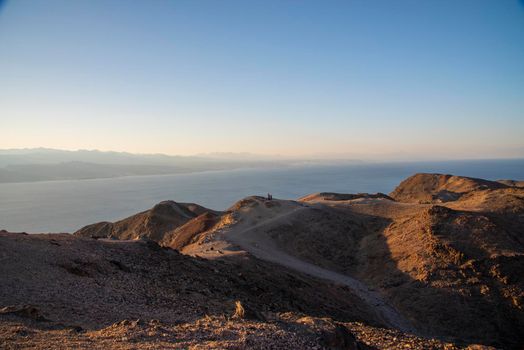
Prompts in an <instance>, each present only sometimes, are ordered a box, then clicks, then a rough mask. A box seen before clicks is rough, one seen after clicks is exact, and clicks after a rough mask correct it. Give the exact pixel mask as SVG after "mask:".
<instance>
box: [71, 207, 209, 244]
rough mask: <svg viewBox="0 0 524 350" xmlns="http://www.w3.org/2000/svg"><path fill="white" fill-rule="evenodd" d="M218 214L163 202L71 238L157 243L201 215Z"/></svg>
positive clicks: (80, 231)
mask: <svg viewBox="0 0 524 350" xmlns="http://www.w3.org/2000/svg"><path fill="white" fill-rule="evenodd" d="M205 213H209V214H210V215H217V214H218V212H216V211H214V210H211V209H207V208H204V207H202V206H200V205H198V204H194V203H177V202H174V201H164V202H160V203H158V204H157V205H155V206H154V207H153V208H151V209H149V210H146V211H143V212H141V213H138V214H135V215H132V216H130V217H128V218H126V219H123V220H120V221H117V222H114V223H112V222H99V223H96V224H92V225H88V226H85V227H83V228H81V229H80V230H78V231H76V232H75V233H74V234H75V236H79V237H92V238H114V239H121V240H125V239H140V238H148V239H151V240H153V241H157V242H160V241H161V240H162V239H163V238H164V236H165V235H166V234H168V233H169V232H170V231H173V230H175V229H177V228H178V227H180V226H182V225H184V224H185V223H187V222H188V221H190V220H191V219H194V218H196V217H198V216H200V215H202V214H205Z"/></svg>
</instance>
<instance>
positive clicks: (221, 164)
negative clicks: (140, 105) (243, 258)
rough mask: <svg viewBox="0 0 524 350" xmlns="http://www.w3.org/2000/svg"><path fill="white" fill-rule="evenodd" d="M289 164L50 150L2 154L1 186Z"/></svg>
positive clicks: (26, 150) (42, 149)
mask: <svg viewBox="0 0 524 350" xmlns="http://www.w3.org/2000/svg"><path fill="white" fill-rule="evenodd" d="M285 164H287V163H286V162H285V161H274V160H270V159H249V157H246V156H242V157H234V156H233V154H230V157H228V156H226V155H224V156H221V157H213V156H208V157H204V156H169V155H165V154H132V153H126V152H102V151H97V150H78V151H64V150H56V149H47V148H34V149H8V150H0V182H25V181H46V180H64V179H94V178H108V177H118V176H132V175H161V174H176V173H187V172H196V171H205V170H222V169H235V168H248V167H264V166H276V165H278V166H283V165H285Z"/></svg>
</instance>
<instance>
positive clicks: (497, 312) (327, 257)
mask: <svg viewBox="0 0 524 350" xmlns="http://www.w3.org/2000/svg"><path fill="white" fill-rule="evenodd" d="M515 183H517V182H508V181H504V183H501V182H493V181H487V180H481V179H473V178H466V177H459V176H452V175H440V174H417V175H414V176H412V177H410V178H408V179H406V180H405V181H403V182H402V183H401V184H400V185H399V186H398V187H397V188H396V189H395V190H394V191H393V192H392V193H391V194H390V195H389V196H388V195H385V194H380V193H378V194H338V193H330V192H322V193H315V194H311V195H307V196H304V197H302V198H300V199H299V200H283V199H272V200H268V199H266V198H264V197H258V196H252V197H247V198H245V199H242V200H240V201H238V202H237V203H236V204H235V205H233V206H232V207H231V208H229V209H228V210H227V211H225V212H216V211H212V210H209V209H206V208H204V207H201V206H198V205H195V204H187V203H176V202H173V201H166V202H162V203H159V204H158V205H156V206H155V207H154V208H152V209H150V210H147V211H144V212H142V213H139V214H136V215H134V216H131V217H129V218H127V219H123V220H121V221H118V222H115V223H98V224H94V225H90V226H87V227H84V228H82V229H80V230H79V231H77V232H76V233H75V235H73V236H70V235H21V234H10V233H5V232H4V233H3V234H1V235H0V247H2V251H5V253H4V257H5V259H3V261H6V262H7V263H6V264H3V266H1V267H0V272H1V273H2V276H12V277H10V278H8V279H7V280H6V281H7V282H6V283H5V284H3V285H2V286H1V287H0V300H1V301H2V305H0V307H2V306H4V307H8V309H5V310H4V311H5V312H4V316H2V317H4V319H5V320H4V321H2V322H3V323H2V325H3V326H2V327H3V328H0V331H2V332H4V333H6V332H7V333H6V334H8V336H10V337H11V338H12V339H18V340H17V341H20V342H21V341H22V340H20V339H21V338H20V337H19V336H18V335H17V334H14V333H13V332H14V331H13V327H15V326H16V327H25V328H23V330H24V331H23V332H35V334H37V335H38V336H39V337H40V338H41V339H48V338H46V337H50V336H51V335H52V334H54V336H56V337H61V339H62V338H65V339H67V341H70V342H77V341H78V342H82V341H85V339H86V337H91V338H92V339H97V340H96V341H98V342H101V341H102V339H106V341H109V342H110V341H115V339H117V338H118V337H120V335H121V334H124V335H125V337H126V338H128V337H129V335H130V334H153V335H152V336H151V338H147V337H146V336H145V335H144V336H140V337H138V338H136V337H135V338H133V339H134V340H133V341H134V342H135V344H139V345H140V346H146V345H147V344H149V343H147V342H148V341H153V339H158V332H160V333H161V332H164V333H165V334H167V336H166V337H167V338H166V339H174V338H178V337H181V338H183V339H185V340H184V341H185V343H184V342H182V343H181V344H185V345H186V347H187V346H188V345H191V344H195V343H201V342H206V343H205V344H207V347H213V346H215V347H217V348H235V347H238V346H244V347H255V348H257V347H258V348H267V347H273V348H297V347H299V348H315V347H319V348H361V349H364V348H367V347H369V346H373V347H375V348H405V347H412V348H420V349H425V348H450V349H453V348H455V347H456V346H463V345H466V344H470V343H480V344H485V345H492V346H496V347H502V348H508V349H512V348H515V349H518V348H519V347H520V345H521V344H523V343H524V338H523V334H524V332H523V330H524V310H523V308H524V277H523V276H524V274H523V273H522V272H523V271H524V237H523V232H524V231H523V228H524V188H521V187H518V186H516V185H514V184H515ZM92 238H96V239H92ZM108 238H111V239H108ZM155 242H156V243H155ZM157 244H158V245H157ZM180 253H182V254H180ZM22 256H31V257H32V259H31V260H28V259H23V258H22ZM20 276H21V277H20ZM49 281H57V282H56V283H49ZM237 300H239V301H241V305H243V307H242V306H241V307H240V309H241V311H239V307H238V306H237V311H236V314H239V313H240V314H243V313H244V312H245V314H246V315H250V316H249V317H248V318H247V319H246V318H241V317H240V318H238V317H237V318H235V319H232V320H229V321H227V322H226V320H227V318H224V317H226V316H224V315H231V314H232V312H233V309H234V307H235V306H234V305H235V301H237ZM21 304H24V305H25V304H31V305H36V306H35V307H37V309H38V316H36V318H35V317H33V316H31V317H33V318H31V321H30V323H29V324H28V323H27V322H26V321H23V320H21V318H20V317H21V316H20V315H26V314H27V313H29V314H31V315H33V314H34V312H32V311H31V310H29V311H27V310H26V309H20V307H19V306H20V305H21ZM17 305H18V306H17ZM86 305H89V306H86ZM16 307H19V309H16ZM13 308H14V309H13ZM9 310H11V311H9ZM17 310H18V311H17ZM24 310H25V311H24ZM30 311H31V312H30ZM35 312H36V311H35ZM1 315H2V313H1V312H0V316H1ZM206 315H208V316H206ZM40 316H41V317H42V318H43V319H45V320H46V321H43V319H40V321H38V320H37V319H38V317H40ZM24 317H25V316H24ZM22 318H23V317H22ZM126 318H127V319H130V318H131V319H133V318H141V319H144V320H146V321H147V322H145V323H143V322H142V323H141V324H139V323H129V322H128V323H121V322H120V321H121V320H123V319H126ZM151 319H154V320H156V321H155V322H158V323H153V324H152V323H151V321H149V320H151ZM6 320H7V321H6ZM356 321H358V322H361V323H355V322H356ZM24 322H25V323H24ZM31 322H32V323H31ZM42 322H43V323H42ZM45 322H47V323H45ZM56 323H59V324H62V325H63V326H61V327H62V328H56V327H57V326H56ZM35 324H38V327H40V328H38V329H39V330H38V331H35V329H36V328H34V327H36V326H35ZM73 324H77V325H79V326H80V327H81V328H82V330H83V331H82V332H80V333H78V334H76V333H75V334H74V335H71V332H70V331H69V330H68V331H66V330H67V329H70V328H71V325H73ZM64 325H66V326H64ZM44 326H45V327H44ZM46 327H47V328H46ZM49 327H55V328H53V329H55V331H50V330H49ZM68 327H69V328H68ZM104 327H105V328H104ZM155 327H156V328H155ZM245 327H252V328H251V329H252V332H253V333H251V334H257V335H259V336H260V337H264V336H267V337H268V338H267V342H262V343H260V339H259V338H257V337H256V336H255V337H251V338H250V337H249V336H247V335H242V334H246V333H242V332H245V330H246V328H245ZM377 327H378V328H377ZM380 327H382V328H380ZM159 328H161V329H162V331H157V330H158V329H159ZM387 329H389V330H387ZM9 332H11V333H9ZM53 332H55V333H53ZM155 332H156V333H155ZM15 333H16V332H15ZM65 333H67V335H64V334H65ZM188 334H190V335H188ZM210 334H212V335H210ZM104 337H105V338H104ZM169 337H171V338H169ZM173 337H174V338H173ZM184 337H185V338H184ZM199 337H201V338H199ZM242 337H244V338H242ZM128 339H129V338H128ZM148 339H149V340H148ZM202 339H204V340H202ZM242 339H243V340H242ZM256 339H258V340H256ZM286 339H287V340H289V339H293V340H292V343H289V342H288V341H287V340H286ZM436 339H438V340H436ZM257 341H258V343H257ZM213 342H215V343H213ZM249 342H253V343H249ZM445 342H446V343H447V344H445ZM349 343H351V344H352V345H348V344H349ZM20 344H22V343H20ZM27 344H32V343H30V342H29V343H27ZM71 344H72V343H71ZM126 344H127V343H126ZM170 344H171V343H170ZM249 344H251V345H252V346H249ZM366 344H367V345H366ZM33 345H34V343H33ZM126 346H128V345H124V346H123V347H126ZM350 346H352V347H350ZM166 347H167V346H166ZM172 347H175V348H176V346H172ZM180 347H182V348H183V346H182V345H181V346H180Z"/></svg>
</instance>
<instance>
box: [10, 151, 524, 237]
mask: <svg viewBox="0 0 524 350" xmlns="http://www.w3.org/2000/svg"><path fill="white" fill-rule="evenodd" d="M416 172H439V173H449V174H454V175H463V176H470V177H479V178H485V179H491V180H497V179H520V180H524V159H521V160H492V161H490V160H483V161H448V162H427V163H422V162H417V163H389V164H365V165H345V166H322V167H320V166H307V167H306V166H304V167H292V168H285V169H284V168H281V169H264V170H261V169H243V170H231V171H213V172H202V173H195V174H180V175H159V176H137V177H123V178H112V179H97V180H74V181H50V182H33V183H14V184H13V183H11V184H0V229H6V230H8V231H25V232H73V231H75V230H77V229H79V228H80V227H82V226H84V225H87V224H91V223H94V222H97V221H102V220H108V221H113V220H117V219H121V218H124V217H126V216H129V215H132V214H134V213H137V212H139V211H142V210H145V209H148V208H150V207H152V206H153V205H154V204H156V203H158V202H160V201H162V200H166V199H172V200H175V201H180V202H194V203H198V204H201V205H204V206H206V207H209V208H212V209H218V210H221V209H226V208H227V207H229V206H230V205H231V204H233V203H234V202H236V201H237V200H239V199H241V198H243V197H246V196H249V195H265V194H266V193H268V192H271V193H272V194H273V196H274V197H276V198H290V199H294V198H298V197H300V196H303V195H306V194H308V193H312V192H321V191H325V192H328V191H329V192H344V193H356V192H373V193H375V192H384V193H388V192H390V191H392V190H393V189H394V188H395V186H396V185H397V184H398V183H399V182H400V181H401V180H402V179H404V178H406V177H407V176H409V175H412V174H414V173H416Z"/></svg>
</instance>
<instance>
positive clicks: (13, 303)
mask: <svg viewBox="0 0 524 350" xmlns="http://www.w3.org/2000/svg"><path fill="white" fill-rule="evenodd" d="M0 252H1V255H0V258H1V261H2V264H0V276H2V283H1V284H0V347H1V348H8V349H10V348H12V349H19V348H28V347H30V348H37V349H55V348H56V349H58V348H86V349H87V348H99V349H107V348H117V349H139V348H173V349H187V348H194V349H198V348H201V349H204V348H216V349H239V348H240V349H243V348H255V349H267V348H274V349H293V348H300V349H324V348H326V349H327V348H332V349H335V348H348V349H367V348H368V347H366V346H365V345H364V343H368V344H371V345H373V346H377V347H378V348H384V347H385V346H402V347H404V346H409V347H411V348H415V349H425V348H430V347H431V348H436V349H437V348H444V347H445V346H447V347H446V348H448V349H449V348H454V347H453V346H451V345H446V344H445V343H443V342H440V341H437V340H425V339H422V338H417V337H414V336H410V335H407V334H403V333H400V332H393V331H387V330H384V329H381V328H376V327H372V326H369V324H379V321H378V320H377V319H376V318H375V316H374V315H373V312H371V310H369V309H368V308H367V307H366V306H365V303H363V302H362V301H361V300H360V299H359V298H358V297H356V296H355V295H353V294H352V293H351V292H350V291H349V290H348V289H347V288H344V287H340V286H334V285H332V284H327V283H325V282H322V281H319V280H316V279H314V278H311V277H307V276H305V275H302V274H299V273H296V272H293V271H292V270H288V269H285V268H283V267H280V266H278V265H274V264H270V263H267V262H263V261H259V260H257V259H253V258H250V257H249V256H247V255H244V256H243V257H242V258H239V257H238V256H235V257H228V258H227V259H219V260H217V259H215V260H204V259H199V258H192V257H188V256H185V255H182V254H180V253H178V252H176V251H174V250H171V249H166V248H160V247H159V246H158V245H156V244H155V243H153V242H144V241H114V240H93V239H85V238H78V237H74V236H71V235H65V234H56V235H53V234H48V235H25V234H16V233H8V232H5V231H2V232H0ZM28 257H30V258H28ZM236 300H240V301H241V302H242V305H243V307H244V318H238V317H232V315H233V311H234V309H235V305H234V303H235V301H236ZM323 316H327V318H326V317H323ZM319 317H323V318H319ZM351 320H361V321H364V322H365V323H366V324H367V325H364V324H362V323H358V322H348V321H351ZM341 321H345V322H341Z"/></svg>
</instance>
